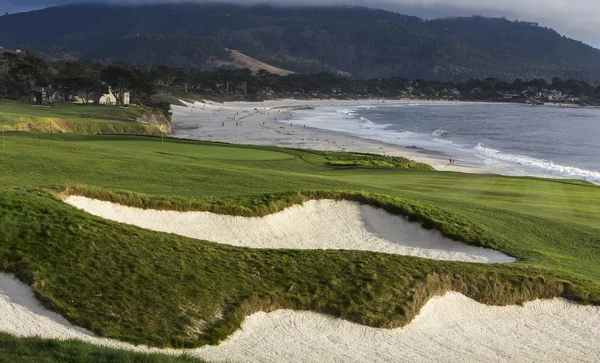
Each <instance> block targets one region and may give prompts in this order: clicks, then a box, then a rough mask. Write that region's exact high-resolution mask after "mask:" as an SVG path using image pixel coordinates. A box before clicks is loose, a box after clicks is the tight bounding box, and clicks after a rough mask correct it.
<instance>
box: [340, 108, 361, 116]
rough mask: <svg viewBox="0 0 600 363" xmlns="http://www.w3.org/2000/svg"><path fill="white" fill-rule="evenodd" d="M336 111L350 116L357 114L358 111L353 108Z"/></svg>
mask: <svg viewBox="0 0 600 363" xmlns="http://www.w3.org/2000/svg"><path fill="white" fill-rule="evenodd" d="M336 112H337V113H339V114H342V115H348V116H351V115H355V114H356V112H354V111H353V110H348V109H342V110H337V111H336Z"/></svg>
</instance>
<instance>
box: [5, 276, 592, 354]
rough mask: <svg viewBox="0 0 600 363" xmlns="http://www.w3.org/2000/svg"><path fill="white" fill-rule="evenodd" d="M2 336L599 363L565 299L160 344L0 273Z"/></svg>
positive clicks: (259, 327)
mask: <svg viewBox="0 0 600 363" xmlns="http://www.w3.org/2000/svg"><path fill="white" fill-rule="evenodd" d="M0 332H4V333H8V334H12V335H16V336H23V337H34V336H39V337H42V338H50V339H63V340H64V339H77V340H83V341H86V342H88V343H92V344H96V345H101V346H107V347H113V348H120V349H127V350H133V351H137V352H143V353H165V354H171V355H180V354H186V355H189V356H193V357H199V358H203V359H206V360H209V361H214V362H414V363H420V362H487V363H493V362H600V307H593V306H579V305H576V304H574V303H571V302H568V301H566V300H563V299H554V300H536V301H533V302H530V303H526V304H525V305H524V306H508V307H492V306H486V305H483V304H479V303H477V302H475V301H474V300H471V299H469V298H467V297H465V296H463V295H461V294H457V293H449V294H446V295H445V296H444V297H438V298H434V299H432V300H430V301H429V302H428V303H427V304H426V305H425V306H424V307H423V309H422V310H421V312H420V314H419V316H417V318H415V320H413V322H411V323H410V324H409V325H408V326H406V327H404V328H399V329H393V330H386V329H376V328H369V327H365V326H361V325H358V324H355V323H351V322H347V321H344V320H341V319H337V318H333V317H329V316H326V315H322V314H316V313H310V312H294V311H290V310H279V311H275V312H272V313H256V314H253V315H251V316H249V317H247V318H246V320H245V322H244V323H243V325H242V329H241V330H239V331H237V332H236V333H234V334H233V335H232V336H231V337H230V338H229V339H227V340H226V341H225V342H223V343H221V344H220V345H219V346H216V347H203V348H200V349H193V350H174V349H162V350H161V349H155V348H147V347H144V346H137V347H136V346H132V345H130V344H127V343H123V342H118V341H115V340H111V339H103V338H96V337H93V336H91V335H88V334H87V333H86V332H85V331H84V330H82V329H80V328H76V327H73V326H71V325H69V324H68V323H66V322H65V321H64V319H62V318H60V317H57V316H56V314H53V313H51V312H48V311H45V310H44V309H43V308H42V307H40V306H39V304H38V303H37V301H36V300H35V299H34V298H33V294H32V292H31V290H30V289H29V287H28V286H26V285H24V284H22V283H20V282H18V281H16V280H14V279H13V278H12V277H10V276H8V275H4V274H0Z"/></svg>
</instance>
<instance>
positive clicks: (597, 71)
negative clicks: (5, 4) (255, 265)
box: [0, 3, 600, 83]
mask: <svg viewBox="0 0 600 363" xmlns="http://www.w3.org/2000/svg"><path fill="white" fill-rule="evenodd" d="M0 46H2V47H4V48H5V49H8V50H17V49H21V50H24V49H27V48H33V49H36V50H38V51H40V52H43V53H45V54H47V55H48V56H49V57H50V58H51V59H53V60H61V59H62V60H73V59H81V60H91V61H97V62H100V63H103V64H108V63H110V62H115V61H121V62H126V63H129V64H134V65H137V66H143V67H145V66H147V65H165V66H169V67H179V68H197V69H202V70H211V69H214V68H215V66H214V63H215V60H222V59H227V58H228V57H229V55H228V51H227V49H234V50H239V51H241V52H242V53H244V54H247V55H249V56H251V57H253V58H256V59H258V60H259V61H262V62H265V63H268V64H271V65H273V66H276V67H279V68H283V69H287V70H290V71H294V72H296V73H304V74H311V73H315V74H316V73H321V72H327V73H332V74H337V75H345V76H351V77H352V78H356V79H373V78H389V77H400V78H408V79H417V78H418V79H423V80H427V81H437V80H439V81H454V82H466V81H468V80H469V79H471V78H472V79H475V78H479V79H484V78H486V77H493V78H497V79H499V80H501V81H505V82H508V81H511V82H512V80H514V79H545V80H546V81H548V82H550V81H551V80H552V78H553V77H556V76H558V77H562V78H564V79H569V78H575V79H581V80H584V81H586V82H590V83H600V50H598V49H595V48H593V47H591V46H589V45H586V44H584V43H582V42H579V41H576V40H573V39H569V38H567V37H564V36H562V35H560V34H559V33H557V32H556V31H554V30H552V29H549V28H546V27H543V26H540V25H539V24H536V23H531V22H522V21H521V22H519V21H509V20H507V19H503V18H485V17H465V18H447V19H433V20H424V19H419V18H416V17H411V16H406V15H401V14H397V13H393V12H388V11H383V10H375V9H368V8H361V7H270V6H264V5H263V6H236V5H224V4H209V3H204V4H158V5H144V6H123V5H100V4H85V5H72V6H61V7H53V8H48V9H44V10H39V11H32V12H27V13H19V14H9V15H6V16H0Z"/></svg>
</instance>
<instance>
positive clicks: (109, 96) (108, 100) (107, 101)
mask: <svg viewBox="0 0 600 363" xmlns="http://www.w3.org/2000/svg"><path fill="white" fill-rule="evenodd" d="M93 100H94V103H97V104H99V105H106V106H114V105H117V96H115V94H114V93H113V92H112V89H111V88H110V87H109V88H108V93H105V94H103V95H95V96H94V97H93Z"/></svg>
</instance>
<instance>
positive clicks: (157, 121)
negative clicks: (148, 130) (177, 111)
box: [135, 110, 172, 134]
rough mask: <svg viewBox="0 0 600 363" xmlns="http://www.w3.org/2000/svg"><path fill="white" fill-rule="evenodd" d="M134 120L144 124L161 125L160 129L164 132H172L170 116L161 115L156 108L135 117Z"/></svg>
mask: <svg viewBox="0 0 600 363" xmlns="http://www.w3.org/2000/svg"><path fill="white" fill-rule="evenodd" d="M135 120H136V121H137V122H139V123H141V124H144V125H154V126H156V127H160V125H162V126H163V128H162V131H163V132H164V133H165V134H170V133H171V132H172V125H171V118H170V117H167V116H165V115H163V114H162V113H160V111H157V110H154V111H153V112H152V113H147V114H144V115H142V116H140V117H137V118H136V119H135Z"/></svg>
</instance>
